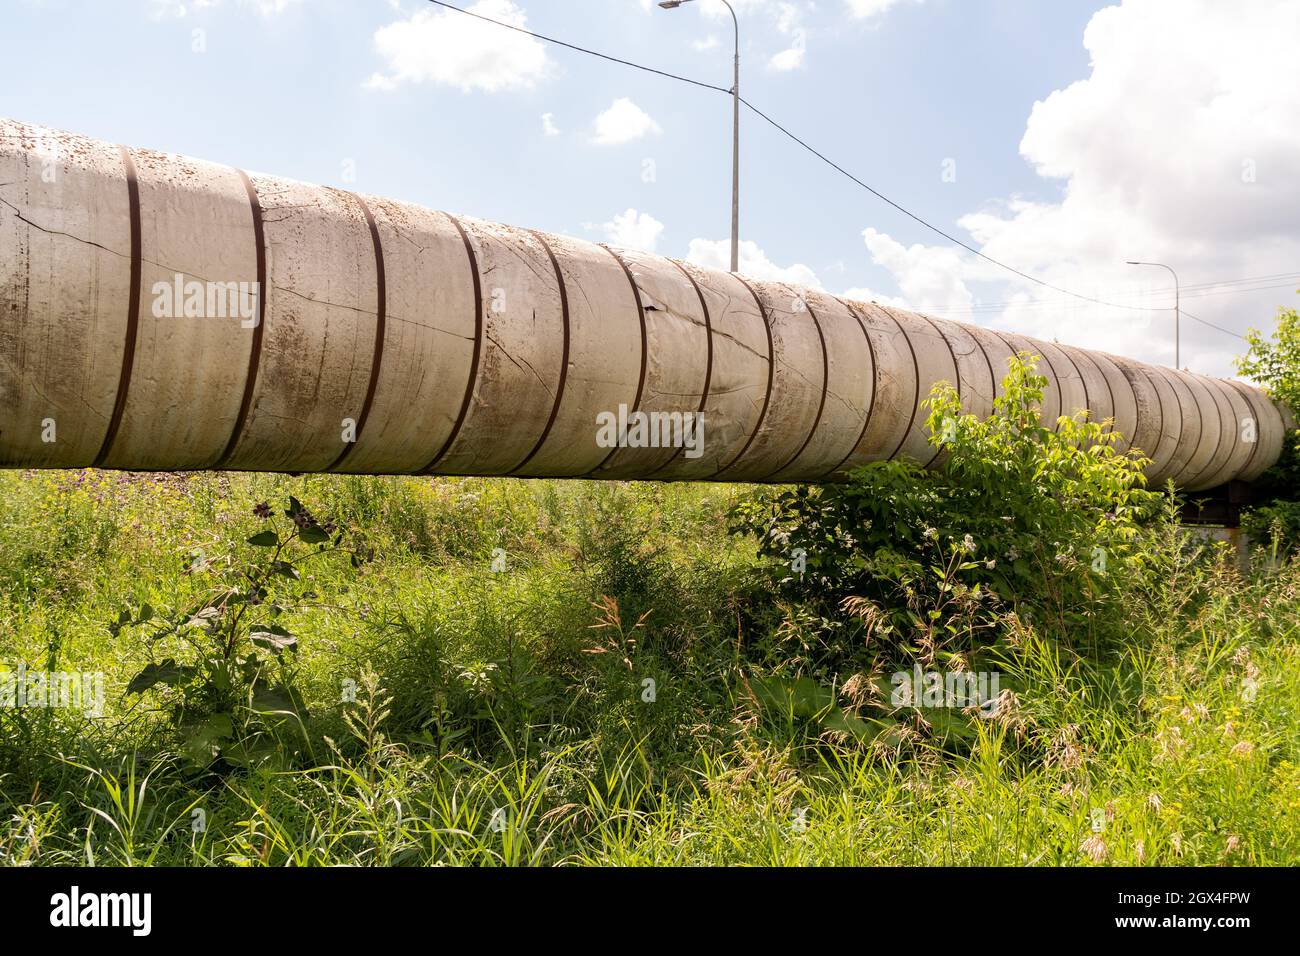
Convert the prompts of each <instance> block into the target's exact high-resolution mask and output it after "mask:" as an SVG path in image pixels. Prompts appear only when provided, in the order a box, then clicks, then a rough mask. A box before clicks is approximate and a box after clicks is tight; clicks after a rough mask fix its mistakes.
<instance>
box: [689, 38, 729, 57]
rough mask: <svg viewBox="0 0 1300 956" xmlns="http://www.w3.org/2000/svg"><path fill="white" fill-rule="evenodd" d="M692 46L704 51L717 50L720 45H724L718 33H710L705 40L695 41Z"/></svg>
mask: <svg viewBox="0 0 1300 956" xmlns="http://www.w3.org/2000/svg"><path fill="white" fill-rule="evenodd" d="M691 46H693V47H695V49H696V50H698V51H699V52H701V53H703V52H705V51H706V50H716V49H717V48H718V47H720V46H722V41H721V40H719V39H718V37H717V34H715V33H710V34H709V35H708V36H706V37H705V38H704V39H703V40H695V41H693V42H692V43H691Z"/></svg>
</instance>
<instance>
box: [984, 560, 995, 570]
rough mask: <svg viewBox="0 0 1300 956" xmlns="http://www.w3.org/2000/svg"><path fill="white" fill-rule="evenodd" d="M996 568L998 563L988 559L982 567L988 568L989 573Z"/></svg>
mask: <svg viewBox="0 0 1300 956" xmlns="http://www.w3.org/2000/svg"><path fill="white" fill-rule="evenodd" d="M997 566H998V562H997V559H996V558H989V559H988V560H987V561H985V562H984V567H986V568H988V569H989V570H990V571H992V570H993V569H994V568H996V567H997Z"/></svg>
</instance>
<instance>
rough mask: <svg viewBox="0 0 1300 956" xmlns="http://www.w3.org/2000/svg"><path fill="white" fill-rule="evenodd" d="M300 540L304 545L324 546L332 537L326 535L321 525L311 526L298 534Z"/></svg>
mask: <svg viewBox="0 0 1300 956" xmlns="http://www.w3.org/2000/svg"><path fill="white" fill-rule="evenodd" d="M298 538H299V539H300V540H301V541H302V542H303V543H304V544H324V543H325V542H326V541H328V540H329V539H330V536H329V535H328V534H326V533H325V529H324V528H322V527H321V526H320V525H318V524H309V525H308V526H307V527H305V528H303V529H302V530H301V531H300V532H298Z"/></svg>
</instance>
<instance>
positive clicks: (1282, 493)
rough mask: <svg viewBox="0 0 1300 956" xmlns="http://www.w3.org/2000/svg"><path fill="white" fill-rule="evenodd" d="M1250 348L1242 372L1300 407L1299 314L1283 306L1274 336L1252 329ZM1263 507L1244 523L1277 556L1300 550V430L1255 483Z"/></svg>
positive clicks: (1248, 337) (1240, 365)
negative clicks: (1273, 463) (1279, 456)
mask: <svg viewBox="0 0 1300 956" xmlns="http://www.w3.org/2000/svg"><path fill="white" fill-rule="evenodd" d="M1246 341H1247V342H1248V343H1249V345H1250V348H1249V349H1248V350H1247V352H1246V354H1245V355H1243V356H1242V357H1241V358H1239V359H1238V360H1237V370H1238V371H1239V372H1241V373H1242V374H1243V375H1248V376H1250V377H1251V378H1253V379H1254V380H1255V381H1257V382H1258V383H1259V384H1260V385H1262V386H1264V389H1265V390H1266V391H1267V392H1268V393H1269V396H1270V397H1271V398H1273V399H1274V400H1276V401H1280V402H1283V403H1285V404H1286V405H1288V406H1290V407H1291V408H1292V409H1300V312H1297V311H1296V310H1295V309H1279V310H1278V317H1277V329H1276V330H1275V331H1274V332H1273V335H1272V336H1271V337H1270V338H1267V339H1266V338H1264V336H1263V335H1262V334H1261V333H1260V332H1258V331H1256V330H1255V329H1250V330H1249V331H1248V332H1247V333H1246ZM1255 494H1256V496H1257V499H1258V500H1259V502H1260V506H1259V507H1258V508H1257V509H1255V510H1254V511H1253V512H1251V513H1249V514H1247V515H1245V516H1244V517H1243V519H1242V527H1244V528H1245V529H1246V530H1247V532H1249V533H1250V535H1251V536H1252V537H1253V538H1255V539H1256V540H1258V541H1262V542H1265V543H1267V545H1268V546H1269V547H1270V548H1271V549H1272V550H1273V552H1274V553H1275V554H1278V553H1283V554H1289V553H1292V552H1294V551H1296V550H1297V549H1300V431H1296V432H1292V433H1291V434H1290V435H1288V436H1287V441H1286V444H1285V446H1284V448H1283V450H1282V457H1281V460H1279V461H1278V463H1277V464H1276V465H1274V466H1273V467H1272V468H1270V469H1269V470H1268V471H1266V472H1265V473H1264V474H1262V475H1260V477H1259V479H1258V480H1257V481H1256V482H1255Z"/></svg>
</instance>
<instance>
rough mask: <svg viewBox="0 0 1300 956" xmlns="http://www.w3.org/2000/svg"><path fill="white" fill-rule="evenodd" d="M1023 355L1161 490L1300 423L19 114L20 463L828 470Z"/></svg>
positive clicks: (877, 446) (1, 152)
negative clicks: (941, 395)
mask: <svg viewBox="0 0 1300 956" xmlns="http://www.w3.org/2000/svg"><path fill="white" fill-rule="evenodd" d="M1018 352H1031V353H1033V354H1035V355H1037V356H1039V357H1040V361H1039V371H1040V372H1042V373H1044V374H1045V375H1046V376H1047V379H1048V385H1047V388H1046V391H1045V394H1044V396H1043V402H1042V413H1043V416H1044V420H1045V421H1046V422H1049V423H1054V422H1056V420H1057V418H1058V416H1060V415H1062V414H1065V415H1070V414H1073V413H1075V412H1077V411H1079V410H1083V409H1087V410H1089V412H1090V413H1091V415H1092V416H1093V418H1094V419H1096V420H1106V419H1113V421H1114V428H1115V430H1116V431H1117V432H1118V433H1119V434H1120V436H1121V438H1120V439H1119V447H1120V448H1121V449H1127V448H1129V447H1133V448H1137V449H1140V450H1141V451H1142V452H1143V453H1145V455H1146V456H1147V457H1149V458H1150V459H1151V463H1150V465H1149V466H1148V468H1147V477H1148V479H1149V480H1150V481H1152V482H1158V483H1162V482H1164V481H1165V480H1167V479H1173V480H1174V481H1175V482H1176V483H1177V484H1178V485H1179V486H1180V487H1182V488H1184V489H1186V490H1189V491H1197V490H1202V489H1208V488H1212V487H1216V486H1218V485H1221V484H1223V483H1225V482H1227V481H1229V480H1234V479H1237V480H1246V481H1249V480H1252V479H1253V478H1255V477H1257V476H1258V475H1259V474H1260V473H1261V472H1263V471H1264V470H1265V469H1267V468H1268V467H1269V466H1271V465H1272V464H1274V463H1275V462H1276V461H1277V460H1278V457H1279V455H1280V453H1281V450H1282V445H1283V440H1284V436H1285V433H1286V430H1287V429H1288V428H1289V427H1294V422H1293V421H1292V420H1291V418H1290V417H1289V413H1288V412H1286V411H1285V410H1284V409H1282V408H1280V407H1278V406H1277V405H1275V404H1274V403H1273V402H1271V401H1270V400H1269V399H1268V398H1267V397H1266V396H1265V395H1264V394H1263V393H1262V392H1261V391H1259V390H1258V389H1256V388H1254V387H1251V386H1249V385H1246V384H1243V383H1241V382H1235V381H1229V380H1222V379H1214V378H1208V377H1206V376H1202V375H1195V374H1191V373H1188V372H1184V371H1179V370H1175V369H1169V368H1162V367H1157V366H1152V365H1146V364H1142V363H1139V362H1135V361H1132V360H1129V359H1126V358H1121V357H1118V356H1114V355H1107V354H1104V353H1101V352H1095V351H1089V350H1084V349H1079V348H1073V347H1070V346H1067V345H1060V344H1056V343H1051V342H1042V341H1037V340H1034V339H1030V338H1026V337H1024V336H1020V335H1015V334H1011V333H1006V332H997V331H994V330H992V329H986V328H981V327H978V326H970V325H962V324H958V323H955V322H949V321H944V320H942V319H937V318H931V317H928V316H924V315H918V314H914V313H911V312H906V311H902V310H899V309H894V308H886V307H883V306H880V305H876V304H874V303H861V302H851V301H847V300H845V299H841V298H837V297H835V296H832V295H827V294H825V293H822V292H818V291H815V290H811V289H805V288H799V287H795V286H791V285H786V284H782V283H776V282H763V281H757V280H751V279H746V278H744V277H742V276H739V275H732V274H728V273H724V272H716V271H711V270H706V269H701V268H698V267H696V266H694V265H691V264H689V263H685V262H678V261H675V260H672V259H666V258H663V257H660V256H655V255H649V254H646V253H643V252H634V251H629V250H621V249H615V248H611V247H608V246H603V245H597V244H594V243H590V242H584V241H581V240H577V239H571V238H567V237H563V236H555V235H549V234H545V233H542V232H537V231H533V230H526V229H518V228H514V227H511V226H504V225H499V224H497V223H492V222H485V221H481V220H478V219H473V218H470V217H468V216H458V215H452V214H450V213H445V212H434V211H431V210H428V209H424V208H421V207H419V206H414V205H410V204H406V203H401V202H396V201H394V200H390V199H384V198H381V197H377V196H368V195H359V194H356V193H351V192H346V191H343V190H339V189H334V188H330V187H321V186H312V185H307V184H304V183H299V182H294V181H291V180H287V179H281V178H277V177H274V176H265V175H260V174H255V173H246V172H244V171H243V170H239V169H232V168H229V167H224V166H219V165H214V164H212V163H207V162H202V161H199V160H195V159H190V158H187V157H183V156H177V155H171V154H166V153H159V152H154V151H152V150H146V149H135V148H128V147H125V146H116V145H113V144H110V143H105V142H102V141H99V140H95V139H90V138H88V137H84V136H79V135H75V134H70V133H64V132H59V131H55V130H51V129H47V128H43V127H36V126H30V125H25V124H22V123H18V122H16V121H11V120H0V467H10V468H71V467H86V466H94V467H101V468H116V469H130V470H168V471H172V470H176V471H180V470H191V469H230V470H244V471H282V472H344V473H353V474H437V475H515V476H524V477H588V478H602V479H656V480H658V479H663V480H720V481H764V482H786V481H790V482H798V481H819V480H826V479H832V478H834V477H836V476H837V475H841V474H843V473H844V472H845V471H846V470H847V469H849V468H852V467H854V466H857V465H860V464H863V463H865V462H870V461H879V460H882V459H889V458H896V457H907V458H911V459H914V460H916V461H917V462H920V463H922V464H925V465H936V464H937V463H939V453H938V452H937V450H936V449H935V448H934V447H933V446H932V445H931V444H930V443H929V441H928V440H927V433H926V429H925V427H924V420H925V417H926V416H925V409H924V407H923V405H922V403H923V402H924V400H925V399H926V398H927V397H928V395H929V393H930V389H931V387H932V386H933V385H934V384H936V383H937V382H940V381H947V382H950V383H953V384H954V385H955V386H956V387H957V389H958V392H959V395H960V397H961V402H962V407H963V410H964V411H966V412H970V413H974V414H977V415H981V416H987V415H989V414H991V412H992V408H993V404H992V403H993V399H994V396H995V395H996V394H997V393H998V390H999V389H1000V387H1001V379H1002V377H1003V375H1004V374H1005V372H1006V368H1007V360H1008V359H1009V358H1010V357H1011V356H1012V355H1013V354H1015V353H1018ZM647 422H648V423H649V425H648V426H647V424H646V423H647ZM611 436H612V440H611ZM658 439H662V440H658Z"/></svg>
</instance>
